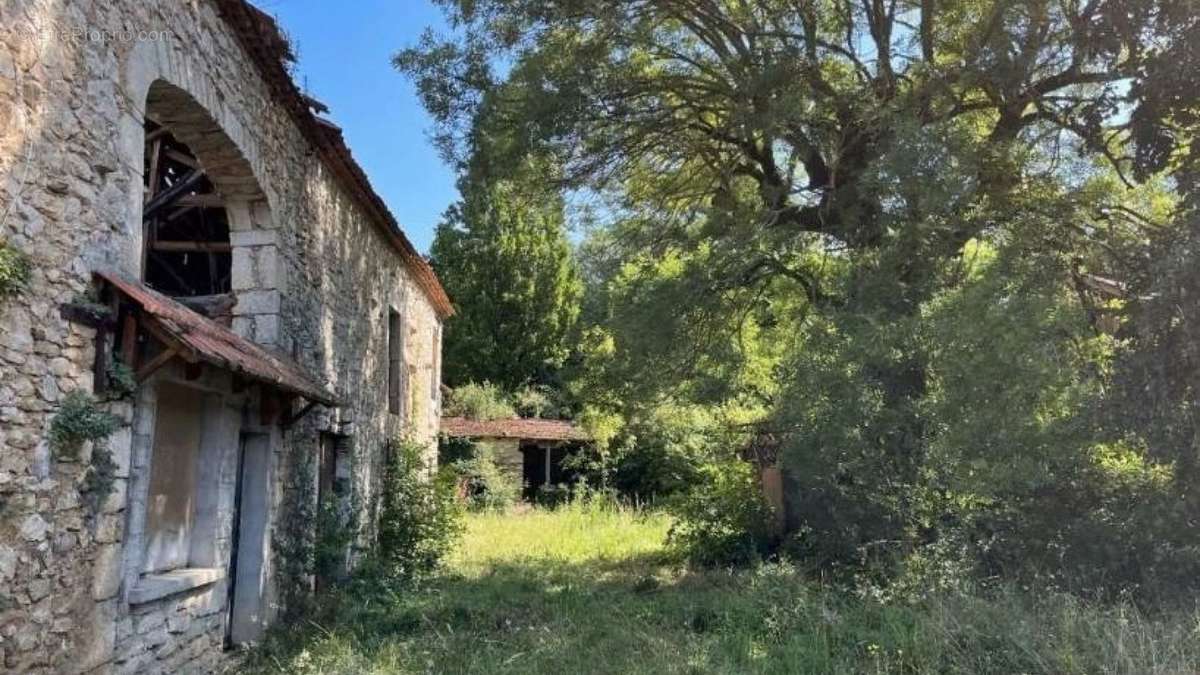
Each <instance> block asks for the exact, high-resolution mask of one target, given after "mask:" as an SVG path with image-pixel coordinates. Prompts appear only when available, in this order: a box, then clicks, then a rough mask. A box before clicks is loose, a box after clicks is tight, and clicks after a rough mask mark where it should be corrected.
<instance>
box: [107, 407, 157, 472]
mask: <svg viewBox="0 0 1200 675" xmlns="http://www.w3.org/2000/svg"><path fill="white" fill-rule="evenodd" d="M142 417H148V415H142ZM153 424H154V422H153V420H151V421H150V425H151V428H153ZM141 425H142V423H141V421H140V419H139V426H141ZM132 449H133V428H132V427H127V426H123V427H119V428H118V429H117V430H116V431H114V432H113V435H112V436H109V437H108V452H109V453H110V454H111V455H112V461H113V464H115V465H116V468H114V469H113V475H114V476H116V477H117V478H128V477H129V458H130V451H131V450H132Z"/></svg>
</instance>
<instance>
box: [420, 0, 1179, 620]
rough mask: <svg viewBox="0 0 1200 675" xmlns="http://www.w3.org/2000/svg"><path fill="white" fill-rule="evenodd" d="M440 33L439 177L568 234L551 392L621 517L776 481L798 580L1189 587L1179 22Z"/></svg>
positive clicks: (484, 10) (585, 27) (844, 11)
mask: <svg viewBox="0 0 1200 675" xmlns="http://www.w3.org/2000/svg"><path fill="white" fill-rule="evenodd" d="M442 4H443V5H444V6H445V8H446V11H447V14H448V16H449V18H450V21H451V23H452V25H454V26H455V27H456V28H457V29H458V30H456V31H455V33H454V35H453V36H452V37H450V38H447V39H442V38H439V37H438V36H436V35H433V34H427V35H426V37H425V38H424V40H423V41H422V43H421V44H420V45H418V46H417V47H414V48H411V49H409V50H406V51H405V52H403V53H402V54H401V55H400V56H399V57H398V59H397V62H398V65H399V66H400V67H401V68H402V69H403V70H405V71H406V72H408V73H409V74H411V75H412V76H413V77H414V78H415V79H416V81H417V82H418V84H419V85H420V88H421V93H422V96H423V98H424V101H425V104H426V107H427V108H428V109H429V111H430V112H431V113H432V114H433V115H434V117H435V119H436V120H437V123H438V127H437V138H438V140H439V141H440V142H441V144H442V147H443V150H444V151H445V152H446V153H447V155H448V156H450V157H453V158H457V159H459V160H460V161H461V162H463V164H464V165H469V166H470V167H472V168H471V170H472V171H473V172H474V173H475V175H480V176H491V177H496V176H504V175H506V173H507V172H510V171H513V170H516V169H519V168H520V167H521V166H523V165H524V164H525V163H527V162H528V161H530V160H529V158H531V157H536V158H540V161H545V162H547V163H548V164H551V165H553V166H557V167H561V172H560V174H561V175H557V176H556V177H557V184H558V187H559V188H560V189H562V190H566V191H571V192H572V193H573V194H580V195H586V196H588V197H590V198H592V201H593V202H597V203H598V204H599V205H600V207H599V208H596V209H590V210H588V211H587V212H585V213H581V214H579V215H580V217H581V218H583V219H586V220H589V221H590V223H591V225H592V226H593V227H592V232H593V234H592V235H591V236H590V237H589V240H588V241H587V242H585V244H584V245H583V247H582V248H581V256H582V258H583V260H582V261H581V270H582V272H583V275H584V277H585V278H586V279H587V281H588V296H587V298H586V300H585V301H584V303H583V307H584V309H585V311H586V314H585V322H586V325H585V326H584V330H583V331H582V332H581V339H580V343H579V354H580V359H579V363H577V364H573V365H574V366H575V367H574V368H573V372H572V388H573V392H574V393H575V395H576V396H577V397H578V398H579V399H580V400H581V401H583V402H584V406H583V410H582V418H583V419H584V420H585V421H586V422H587V423H588V424H589V425H590V426H591V428H593V429H594V430H596V431H597V436H598V438H599V439H600V440H601V454H602V455H605V454H606V456H602V458H601V459H602V460H611V459H612V458H614V457H615V458H619V459H621V460H622V461H630V462H641V463H642V464H643V466H651V467H667V468H665V469H664V470H663V471H662V472H661V473H658V472H655V473H654V474H653V480H651V481H644V482H647V483H648V484H647V485H645V486H633V487H632V489H634V490H645V491H658V490H671V489H676V487H677V486H671V485H670V483H671V482H672V481H671V480H668V478H669V477H670V476H671V475H678V476H681V477H684V478H683V482H684V483H686V484H690V485H696V484H703V481H701V482H700V483H695V482H694V481H697V480H699V479H701V478H702V477H704V476H709V477H711V476H712V473H713V472H714V471H716V472H721V471H727V472H730V473H729V474H728V475H727V476H725V479H723V480H725V482H724V483H721V484H725V485H729V484H732V483H730V482H729V481H733V480H735V479H736V476H737V471H739V470H738V469H732V468H730V467H734V466H736V464H733V463H732V462H734V461H735V460H736V459H737V458H749V459H753V460H754V461H758V462H776V461H778V462H779V463H780V464H782V465H783V466H784V467H785V468H786V469H787V470H788V474H789V476H790V477H791V479H792V480H791V481H790V482H789V490H788V496H789V499H788V503H789V514H788V516H789V518H788V520H789V524H790V525H791V531H792V537H791V540H790V541H789V542H788V544H787V548H788V550H789V551H791V552H792V553H793V554H794V555H797V556H799V557H801V558H802V559H804V560H805V561H807V562H809V563H811V564H813V565H814V566H815V567H817V568H818V569H821V570H822V571H823V572H829V571H835V572H846V573H847V574H848V575H852V576H854V577H856V578H861V577H863V576H866V577H870V578H874V579H878V580H884V581H892V582H895V583H898V584H900V585H903V584H904V583H912V584H914V585H916V586H925V587H928V586H930V585H937V584H940V583H943V582H944V581H945V580H946V579H945V577H951V576H959V575H963V574H972V575H976V576H978V577H979V578H994V577H996V576H1003V577H1020V578H1033V579H1038V580H1041V581H1050V582H1052V583H1056V584H1060V585H1063V586H1066V587H1068V588H1071V589H1073V590H1081V591H1088V592H1094V591H1118V590H1134V591H1140V592H1143V593H1144V594H1146V595H1147V596H1158V597H1162V596H1166V595H1170V594H1171V593H1172V592H1174V591H1177V590H1178V589H1179V588H1181V587H1189V588H1190V587H1195V586H1196V584H1197V579H1200V574H1197V572H1198V571H1200V528H1198V527H1197V526H1196V524H1197V521H1198V520H1200V497H1198V496H1197V493H1196V491H1195V490H1194V489H1193V488H1192V487H1191V486H1192V485H1193V484H1194V482H1195V481H1194V475H1195V468H1196V467H1197V466H1198V464H1200V462H1198V461H1197V459H1196V457H1197V454H1196V452H1195V448H1196V447H1197V446H1198V444H1200V433H1198V431H1197V426H1198V425H1197V424H1196V422H1197V419H1196V417H1195V412H1194V411H1195V410H1196V393H1197V391H1198V387H1197V384H1196V382H1197V378H1196V372H1197V368H1198V367H1200V359H1198V358H1197V351H1196V347H1195V345H1196V344H1197V340H1196V334H1195V325H1197V323H1196V321H1197V320H1200V312H1198V311H1197V305H1196V302H1197V301H1196V297H1198V296H1197V294H1196V293H1195V292H1193V290H1192V289H1193V288H1194V286H1195V283H1196V282H1195V274H1194V269H1195V260H1196V258H1195V251H1196V247H1195V243H1196V242H1197V241H1198V239H1197V236H1196V234H1195V233H1196V231H1197V230H1196V222H1197V221H1196V218H1195V213H1194V210H1193V208H1192V207H1193V199H1194V194H1195V192H1194V191H1195V187H1196V180H1195V178H1196V176H1197V175H1198V174H1197V172H1196V171H1195V167H1196V164H1197V158H1198V157H1200V151H1198V150H1197V148H1198V147H1200V144H1196V143H1193V142H1192V139H1193V138H1194V136H1195V131H1196V129H1197V125H1198V123H1200V118H1198V116H1197V113H1196V110H1198V109H1200V105H1198V104H1200V102H1198V101H1197V98H1196V97H1197V92H1200V87H1197V86H1196V85H1197V82H1196V80H1197V77H1198V76H1197V73H1198V72H1200V69H1197V68H1195V67H1189V66H1196V65H1198V64H1200V57H1198V55H1197V45H1198V44H1200V40H1198V39H1197V38H1200V11H1198V9H1200V8H1198V7H1197V5H1196V3H1195V2H1194V0H1096V1H1094V2H1088V3H1075V2H1065V3H1064V2H1053V1H1050V0H955V1H953V2H941V3H934V2H927V1H921V2H916V1H913V2H892V3H883V2H863V3H861V4H858V5H855V4H853V3H851V4H845V3H838V2H821V1H818V2H812V3H791V2H771V1H768V2H755V3H742V2H726V1H724V0H700V1H692V0H687V1H683V0H667V1H665V2H657V1H656V2H651V1H648V0H646V1H641V0H635V1H633V2H622V3H614V2H604V1H602V0H580V1H578V2H568V3H544V2H537V1H535V0H471V1H469V2H467V1H454V0H445V2H443V3H442ZM545 158H550V159H548V160H547V159H545ZM663 418H668V419H670V420H671V421H670V422H668V423H665V424H655V423H653V420H655V419H663ZM635 458H636V459H635ZM602 463H603V462H602ZM606 471H607V473H606V474H605V475H606V477H607V478H612V477H613V476H615V475H617V474H619V470H613V469H606ZM692 493H693V494H697V495H699V496H700V497H701V499H703V498H705V497H713V495H705V494H703V493H699V492H696V491H692ZM709 511H711V509H709ZM709 511H705V509H704V508H703V507H702V502H701V507H698V508H691V507H689V508H685V509H684V510H683V511H682V512H681V513H682V515H683V517H684V518H685V523H688V522H690V523H693V524H694V525H696V526H697V527H700V528H702V529H703V528H709V529H712V528H711V527H710V526H712V525H713V523H712V522H711V521H705V520H704V518H703V515H702V514H704V513H706V512H709ZM696 514H701V515H700V516H697V515H696ZM716 525H718V526H720V523H717V524H716ZM715 531H719V527H718V528H717V530H715ZM747 532H748V533H749V530H747Z"/></svg>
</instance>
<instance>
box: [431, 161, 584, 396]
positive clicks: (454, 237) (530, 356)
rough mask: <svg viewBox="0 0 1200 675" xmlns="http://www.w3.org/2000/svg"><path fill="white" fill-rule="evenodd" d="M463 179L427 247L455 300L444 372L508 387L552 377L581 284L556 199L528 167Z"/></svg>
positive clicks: (454, 380) (456, 379)
mask: <svg viewBox="0 0 1200 675" xmlns="http://www.w3.org/2000/svg"><path fill="white" fill-rule="evenodd" d="M522 180H524V182H522ZM463 185H464V187H463V199H462V201H460V202H459V203H458V204H456V205H454V206H453V207H451V208H450V209H449V210H448V211H447V213H446V216H445V219H444V220H443V221H442V222H441V223H440V224H439V225H438V227H437V230H436V233H435V236H434V241H433V247H432V251H431V252H432V262H433V267H434V269H435V270H436V271H437V273H438V276H439V277H440V278H441V279H442V282H443V283H444V284H445V285H446V288H447V291H448V292H449V294H450V297H451V298H452V299H453V301H454V303H455V309H456V315H455V316H454V317H453V318H451V319H450V321H449V322H448V323H447V326H446V334H445V342H444V349H445V372H446V375H445V377H446V381H447V382H448V383H449V384H451V385H452V386H457V385H461V384H466V383H467V382H472V381H474V382H485V381H486V382H492V383H495V384H498V385H501V386H503V387H506V388H509V389H515V388H517V387H518V386H520V385H523V384H527V383H530V382H534V383H541V382H546V381H549V380H551V379H553V376H554V373H555V372H556V371H557V369H558V368H559V367H560V366H561V365H562V363H563V361H564V360H565V359H566V357H567V354H568V351H569V348H568V343H567V340H568V337H569V336H570V334H571V331H572V329H573V328H574V325H575V321H576V319H577V318H578V315H579V298H580V293H581V286H580V281H579V274H578V272H577V270H576V267H575V263H574V259H573V257H572V254H571V248H570V243H569V242H568V241H567V238H566V230H565V225H564V221H563V202H562V198H561V196H559V195H558V194H557V193H556V192H555V191H554V190H552V189H546V188H544V187H541V185H540V184H539V183H538V182H535V181H534V180H533V179H531V178H529V177H528V174H522V176H521V177H519V178H517V179H507V180H490V181H482V180H481V181H472V180H470V179H465V180H464V181H463Z"/></svg>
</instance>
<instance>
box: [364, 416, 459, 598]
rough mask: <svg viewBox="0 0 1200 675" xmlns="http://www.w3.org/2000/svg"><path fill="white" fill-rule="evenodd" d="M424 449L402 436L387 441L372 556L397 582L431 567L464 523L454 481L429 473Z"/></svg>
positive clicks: (417, 576)
mask: <svg viewBox="0 0 1200 675" xmlns="http://www.w3.org/2000/svg"><path fill="white" fill-rule="evenodd" d="M423 451H424V447H422V446H421V445H418V444H416V443H413V442H411V441H408V440H405V439H396V440H393V441H392V442H391V443H390V444H389V447H388V459H387V465H386V470H385V472H384V483H383V495H382V505H381V510H380V515H379V533H378V539H377V542H376V548H375V561H374V562H375V564H376V565H377V566H378V567H379V568H381V571H382V572H383V573H384V574H385V575H386V576H387V577H388V578H390V579H392V580H396V581H401V582H408V581H413V580H417V579H421V578H424V577H426V576H428V575H429V574H430V573H432V572H434V571H435V570H436V569H437V568H438V567H439V566H440V565H441V563H442V560H443V559H444V558H445V556H446V554H447V553H448V552H449V551H450V549H451V548H452V547H453V546H454V543H455V541H456V539H457V538H458V536H459V534H460V533H461V532H462V528H463V525H462V514H461V511H460V509H459V506H458V500H457V499H456V497H455V494H454V488H455V486H454V483H453V481H452V480H449V479H448V478H447V477H446V474H441V473H440V474H438V476H437V477H430V476H429V475H428V472H427V470H426V466H425V462H424V460H423V458H422V452H423Z"/></svg>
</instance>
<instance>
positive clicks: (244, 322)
mask: <svg viewBox="0 0 1200 675" xmlns="http://www.w3.org/2000/svg"><path fill="white" fill-rule="evenodd" d="M232 329H233V332H234V333H237V334H238V336H239V337H244V338H246V339H247V340H253V339H254V317H252V316H235V317H233V326H232Z"/></svg>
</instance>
